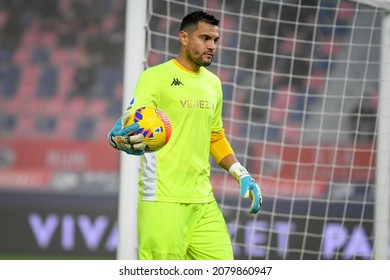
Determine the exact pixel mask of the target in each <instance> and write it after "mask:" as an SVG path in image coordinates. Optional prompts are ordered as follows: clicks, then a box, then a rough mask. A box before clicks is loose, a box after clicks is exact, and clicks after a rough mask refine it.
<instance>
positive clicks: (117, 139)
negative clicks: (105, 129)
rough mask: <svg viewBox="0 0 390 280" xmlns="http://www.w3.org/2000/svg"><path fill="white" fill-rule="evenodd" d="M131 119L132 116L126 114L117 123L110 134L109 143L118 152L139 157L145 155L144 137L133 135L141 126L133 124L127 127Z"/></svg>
mask: <svg viewBox="0 0 390 280" xmlns="http://www.w3.org/2000/svg"><path fill="white" fill-rule="evenodd" d="M129 117H130V114H129V113H128V112H126V113H124V114H123V115H122V116H121V117H120V118H119V119H118V120H117V121H116V123H115V125H114V126H113V128H112V129H111V130H110V132H109V133H108V141H109V142H110V145H111V146H112V147H114V148H115V149H117V150H120V151H124V152H126V153H127V154H130V155H137V156H139V155H142V154H144V153H145V147H146V145H145V144H144V143H143V142H142V140H143V139H144V136H143V135H142V134H135V135H132V134H133V133H134V132H136V131H137V129H138V128H139V124H138V123H133V124H131V125H129V126H125V124H126V123H127V121H128V119H129Z"/></svg>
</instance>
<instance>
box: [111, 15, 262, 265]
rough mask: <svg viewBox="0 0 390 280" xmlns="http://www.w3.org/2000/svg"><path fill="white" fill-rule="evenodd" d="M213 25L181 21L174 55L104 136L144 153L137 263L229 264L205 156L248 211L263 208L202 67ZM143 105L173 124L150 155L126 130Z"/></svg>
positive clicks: (209, 19)
mask: <svg viewBox="0 0 390 280" xmlns="http://www.w3.org/2000/svg"><path fill="white" fill-rule="evenodd" d="M218 24H219V20H218V19H216V18H215V17H214V16H213V15H210V14H208V13H205V12H202V11H195V12H192V13H189V14H188V15H186V16H185V17H184V18H183V20H182V22H181V26H180V31H179V41H180V44H181V49H180V52H179V54H178V55H177V57H176V58H175V59H171V60H169V61H167V62H164V63H162V64H160V65H157V66H154V67H150V68H149V69H147V70H145V71H144V72H143V73H142V74H141V76H140V78H139V80H138V83H137V86H136V88H135V91H134V94H133V96H134V97H133V99H132V101H131V102H130V106H129V108H128V110H127V111H126V112H125V113H124V114H123V115H122V117H120V118H119V119H118V121H117V123H116V124H115V125H114V127H113V128H112V130H111V131H110V132H109V135H108V137H109V141H110V144H111V145H112V146H113V147H114V148H116V149H118V150H121V151H124V152H126V153H128V154H131V155H140V156H142V166H141V172H140V178H139V201H138V214H137V215H138V217H137V219H138V240H139V259H142V260H143V259H155V260H167V259H178V260H184V259H190V260H206V259H211V260H218V259H220V260H231V259H233V250H232V244H231V240H230V236H229V233H228V230H227V226H226V222H225V220H224V217H223V215H222V212H221V210H220V208H219V206H218V204H217V202H216V200H215V197H214V194H213V190H212V186H211V183H210V164H209V156H210V154H211V155H212V157H213V158H214V159H215V161H216V162H217V163H218V164H219V165H220V166H221V167H222V168H224V169H225V170H227V171H228V172H229V173H230V174H231V175H232V176H233V177H234V178H235V179H236V180H237V182H238V185H239V187H240V195H241V196H242V197H244V198H248V199H251V200H252V203H251V206H250V209H249V212H250V213H252V214H255V213H257V212H258V211H259V209H260V206H261V203H262V196H261V191H260V188H259V186H258V184H256V182H255V181H254V180H253V178H252V177H251V176H250V175H249V173H248V171H247V170H246V169H245V168H244V167H243V166H242V165H241V164H240V163H239V162H238V161H237V159H236V157H235V155H234V152H233V149H232V148H231V145H230V144H229V142H228V140H227V139H226V137H225V134H224V129H223V124H222V102H223V95H222V86H221V81H220V79H219V78H218V77H217V76H216V75H214V74H213V73H211V72H210V71H209V70H207V69H206V68H205V67H206V66H209V65H210V64H211V62H212V59H213V56H214V54H215V50H216V43H217V41H218V39H219V32H218ZM142 106H152V107H157V108H159V109H161V110H162V111H164V112H165V113H166V114H167V115H168V117H169V119H170V121H171V124H172V135H171V138H170V141H169V143H168V144H167V145H166V146H165V147H164V148H163V149H161V150H159V151H157V152H155V153H144V148H145V145H144V144H143V143H142V139H143V136H142V135H141V134H138V135H132V136H129V135H130V134H132V133H133V132H134V131H136V130H137V127H138V124H135V123H134V124H132V125H130V126H126V127H124V124H125V123H127V120H128V118H129V116H130V114H131V113H132V112H133V111H134V110H135V109H136V108H139V107H142ZM127 136H129V137H127Z"/></svg>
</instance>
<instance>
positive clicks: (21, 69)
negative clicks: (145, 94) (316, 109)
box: [0, 0, 355, 142]
mask: <svg viewBox="0 0 390 280" xmlns="http://www.w3.org/2000/svg"><path fill="white" fill-rule="evenodd" d="M186 3H187V4H188V5H187V6H185V5H182V4H181V3H178V2H177V1H175V2H167V1H158V0H154V1H150V7H151V9H150V11H151V13H150V15H149V16H148V20H149V26H148V38H149V39H150V41H149V46H150V48H149V49H148V54H147V64H148V66H152V65H155V64H157V63H159V62H162V61H165V60H167V59H169V58H170V57H171V56H173V55H174V54H175V53H177V48H178V46H179V45H178V43H177V32H178V28H179V24H180V22H179V20H180V19H181V18H182V16H183V14H185V13H186V12H188V11H189V9H191V10H193V9H197V8H200V7H202V6H203V5H206V7H205V8H206V10H208V11H210V12H211V13H214V14H215V15H216V16H217V17H219V18H220V19H221V26H220V33H221V41H220V42H219V50H218V55H217V57H216V58H215V62H214V64H213V66H212V67H211V70H212V71H214V72H215V73H217V74H218V75H219V76H220V78H221V80H222V82H223V87H224V93H225V115H226V120H225V126H226V129H227V130H228V132H229V133H230V134H232V135H244V136H245V137H247V138H248V137H250V138H252V139H255V140H260V141H277V142H278V141H287V142H299V141H301V131H302V126H303V125H304V121H305V119H307V118H308V117H309V115H310V113H309V112H310V108H311V107H312V106H313V104H315V102H316V100H318V98H319V96H321V94H322V92H323V90H324V86H325V84H326V77H327V75H328V73H329V71H330V70H331V67H332V63H331V61H332V60H333V59H336V58H337V56H339V54H340V52H341V51H342V46H343V40H344V39H343V38H344V37H345V36H346V35H347V34H348V33H349V32H350V24H351V21H352V19H353V17H354V5H355V4H353V3H352V2H349V1H333V0H322V1H319V0H300V1H298V0H288V1H282V2H279V1H254V0H246V1H223V0H209V1H203V0H188V1H186ZM125 4H126V1H125V0H115V1H110V0H58V1H53V0H39V1H37V0H36V1H31V0H17V1H7V0H0V104H1V105H0V129H1V130H0V131H1V136H0V137H19V136H20V135H24V136H25V137H26V136H27V137H45V138H47V137H64V138H69V139H76V140H77V139H84V140H85V139H89V140H94V139H98V138H100V137H103V136H105V135H106V133H107V131H108V130H109V128H110V126H112V124H113V122H114V120H115V118H117V116H118V115H119V114H120V113H121V110H122V90H123V87H122V86H123V67H124V65H123V62H124V61H123V57H124V38H125V10H126V9H125ZM167 14H168V15H169V16H167ZM242 15H244V16H242ZM131 39H133V38H131ZM135 40H136V38H135Z"/></svg>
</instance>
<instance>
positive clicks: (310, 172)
mask: <svg viewBox="0 0 390 280" xmlns="http://www.w3.org/2000/svg"><path fill="white" fill-rule="evenodd" d="M369 2H371V1H344V0H311V1H306V0H289V1H278V0H262V1H259V0H242V1H228V0H186V1H161V0H154V1H149V2H148V12H147V22H148V23H147V28H146V29H147V32H146V33H147V40H146V41H147V50H146V58H145V59H146V67H148V66H152V65H155V64H158V63H160V62H163V61H166V60H167V59H170V58H173V57H175V55H176V54H177V53H178V50H179V44H178V40H177V35H178V29H179V25H180V21H181V19H182V17H183V15H185V14H186V13H188V12H191V11H194V10H197V9H203V10H206V11H207V12H209V13H212V14H214V15H215V16H216V17H218V18H219V19H220V27H219V31H220V36H221V39H220V41H219V42H218V50H217V55H216V56H215V57H214V61H213V64H212V65H211V66H210V67H209V69H210V70H212V71H213V72H214V73H216V74H217V75H218V76H219V77H220V78H221V80H222V83H223V89H224V111H223V120H224V126H225V130H226V134H227V137H228V139H229V140H230V141H231V144H232V146H233V148H234V150H235V152H236V155H237V157H238V158H239V160H240V161H241V163H242V164H243V165H245V166H246V167H247V169H248V170H249V171H250V173H251V174H252V175H253V176H254V177H255V178H256V180H257V181H258V183H259V185H260V186H261V188H262V192H263V197H264V203H263V206H262V208H261V211H260V212H259V214H257V215H255V216H253V215H250V214H248V207H249V205H248V203H249V202H248V201H246V200H242V199H240V198H239V192H238V187H237V184H236V182H235V181H233V180H232V179H231V176H229V175H228V174H227V172H226V171H224V170H222V169H221V168H220V167H218V166H217V165H216V164H215V163H214V162H211V164H212V176H211V180H212V182H213V185H214V189H215V195H216V197H217V200H218V201H219V203H220V207H221V209H222V210H223V212H224V214H225V217H226V222H227V224H228V228H229V232H230V234H231V239H232V241H233V246H234V253H235V258H236V259H374V258H386V259H388V258H389V231H388V230H389V221H388V212H389V208H388V197H389V188H388V185H386V182H387V181H389V178H388V176H389V168H388V166H387V161H388V160H387V158H388V157H389V156H388V149H387V147H386V146H387V145H386V144H382V146H381V147H382V148H381V149H382V150H380V151H378V149H379V147H380V143H386V140H380V139H381V138H380V137H382V136H383V137H388V135H387V130H386V126H388V124H389V122H388V120H389V119H387V121H386V120H385V122H386V123H387V125H383V124H382V126H383V128H381V121H379V120H380V119H381V120H382V116H385V117H386V115H387V113H386V111H389V110H388V108H386V106H387V105H385V104H386V103H385V102H386V100H387V99H388V98H387V97H386V96H385V95H383V94H382V93H381V92H382V91H383V89H384V87H385V86H386V84H387V83H388V82H389V81H388V79H387V78H386V74H384V73H383V71H382V70H383V69H384V68H386V66H384V67H383V63H384V64H386V63H387V62H389V59H388V58H387V56H388V55H389V54H390V52H389V51H386V50H384V48H382V46H383V42H384V41H385V40H384V38H385V36H384V34H386V32H387V33H388V32H390V30H386V28H388V27H386V25H385V22H386V21H385V18H386V8H387V7H386V4H383V3H386V2H384V1H377V2H375V1H372V2H373V3H372V4H373V5H368V4H369ZM388 47H389V46H387V48H388ZM381 62H382V64H381ZM381 69H382V70H381ZM382 96H383V97H382ZM381 108H383V109H381ZM381 110H382V111H383V112H382V114H381V113H380V112H381ZM380 131H383V133H382V134H384V135H381V133H379V132H380ZM384 139H386V138H384ZM381 141H382V142H381ZM387 143H389V142H387ZM380 157H381V159H382V160H379V158H380ZM379 167H380V168H379ZM379 169H381V170H379ZM378 176H380V177H378ZM386 212H387V215H386ZM383 213H385V214H383ZM379 248H381V250H382V255H381V253H378V255H377V256H376V257H375V252H376V251H377V249H378V250H379ZM383 248H385V249H384V250H383Z"/></svg>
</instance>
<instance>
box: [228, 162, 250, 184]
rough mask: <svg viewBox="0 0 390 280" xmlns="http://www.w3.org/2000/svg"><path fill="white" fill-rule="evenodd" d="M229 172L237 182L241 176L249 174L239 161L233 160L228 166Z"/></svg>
mask: <svg viewBox="0 0 390 280" xmlns="http://www.w3.org/2000/svg"><path fill="white" fill-rule="evenodd" d="M229 173H230V174H231V175H232V176H233V177H234V179H236V181H237V182H240V179H241V178H242V177H245V176H249V172H248V171H247V170H246V168H245V167H244V166H242V165H241V163H239V162H235V163H233V164H232V165H231V166H230V167H229Z"/></svg>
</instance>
